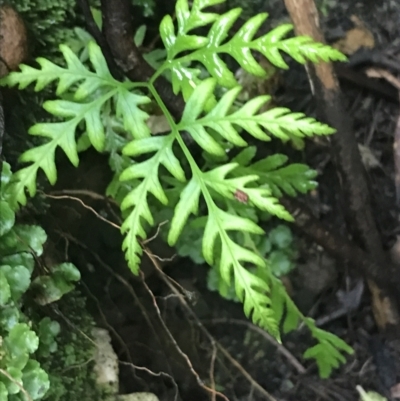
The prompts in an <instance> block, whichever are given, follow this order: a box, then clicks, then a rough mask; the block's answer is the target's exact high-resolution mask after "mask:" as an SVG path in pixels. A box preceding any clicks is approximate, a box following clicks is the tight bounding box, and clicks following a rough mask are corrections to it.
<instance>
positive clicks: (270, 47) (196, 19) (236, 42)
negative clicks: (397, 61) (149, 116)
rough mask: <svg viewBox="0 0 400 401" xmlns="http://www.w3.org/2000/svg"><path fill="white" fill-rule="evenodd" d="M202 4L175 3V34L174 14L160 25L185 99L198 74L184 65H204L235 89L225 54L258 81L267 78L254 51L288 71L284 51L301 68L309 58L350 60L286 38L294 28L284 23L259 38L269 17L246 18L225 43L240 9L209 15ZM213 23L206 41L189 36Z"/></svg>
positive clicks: (174, 77) (170, 66) (176, 84)
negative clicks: (257, 35) (258, 35)
mask: <svg viewBox="0 0 400 401" xmlns="http://www.w3.org/2000/svg"><path fill="white" fill-rule="evenodd" d="M200 4H201V5H200ZM204 4H205V3H201V2H196V1H195V2H194V3H193V5H192V7H191V8H190V7H189V3H188V1H187V0H180V1H178V2H177V5H176V15H177V20H178V29H177V32H176V33H175V27H174V25H173V21H172V18H171V17H170V16H166V17H164V19H163V21H162V22H161V25H160V34H161V38H162V40H163V43H164V46H165V47H166V49H167V61H166V63H165V64H164V68H168V69H170V70H171V72H172V82H173V87H174V90H175V93H177V91H178V90H179V89H183V88H185V92H186V93H185V94H184V95H186V96H187V95H190V89H192V90H193V89H194V88H195V86H197V85H198V83H199V82H196V81H197V80H196V79H195V78H196V76H197V75H198V70H196V72H195V73H194V72H193V71H191V72H189V74H188V70H187V69H186V64H187V63H188V62H193V61H198V62H200V63H201V64H203V65H204V67H205V68H206V69H207V71H208V72H209V74H210V75H211V76H212V77H214V78H215V79H216V80H217V82H218V84H219V85H221V86H223V87H226V88H233V87H235V86H237V85H238V83H237V80H236V78H235V76H234V74H233V73H232V71H230V69H229V68H228V66H227V65H226V63H225V62H224V61H223V60H222V58H221V57H220V54H223V53H226V54H229V55H230V56H232V57H233V58H234V59H235V60H236V61H237V62H238V63H239V64H240V66H241V67H242V68H243V69H244V70H245V71H247V72H249V73H250V74H253V75H256V76H259V77H264V76H265V74H266V73H265V71H264V69H263V68H262V66H261V65H260V63H259V62H258V61H257V60H256V59H255V57H254V56H253V54H252V52H254V51H257V52H259V53H261V54H262V55H263V56H264V57H266V58H267V59H268V60H269V61H270V62H271V64H273V65H275V66H277V67H279V68H284V69H287V68H288V66H287V63H286V62H285V60H284V59H283V57H282V54H281V52H284V53H286V54H288V55H289V56H291V57H293V58H294V59H295V60H296V61H297V62H299V63H301V64H304V63H305V62H306V61H308V60H309V61H312V62H318V61H320V60H323V61H330V60H332V61H345V60H346V57H345V56H344V55H343V54H342V53H340V52H339V51H338V50H336V49H334V48H332V47H330V46H327V45H324V44H321V43H316V42H314V41H313V40H312V39H311V38H309V37H306V36H299V37H295V38H289V39H285V36H286V35H287V34H288V33H289V32H291V31H292V30H293V26H292V25H291V24H283V25H280V26H278V27H277V28H275V29H273V30H271V31H270V32H269V33H267V34H266V35H262V36H260V37H258V38H255V37H256V34H257V32H258V31H259V29H260V27H261V25H262V24H263V22H264V21H265V20H266V18H267V17H268V14H266V13H261V14H258V15H256V16H254V17H252V18H250V19H249V20H247V21H246V22H245V23H244V24H243V26H242V27H241V28H240V29H239V30H238V31H237V32H236V33H235V35H234V36H233V37H232V38H231V39H229V40H226V39H227V38H228V35H229V30H230V29H231V28H232V26H233V25H234V24H235V22H237V20H238V18H239V16H240V14H241V12H242V10H241V9H240V8H236V9H232V10H230V11H228V12H226V13H225V14H222V15H215V14H212V13H206V14H205V13H203V12H202V11H201V7H202V6H203V5H204ZM209 23H212V26H211V28H210V30H209V32H208V35H207V38H205V37H203V36H196V35H189V34H188V33H189V32H190V31H191V30H193V29H195V28H197V27H199V26H204V25H206V24H209ZM184 51H189V54H186V55H184V56H181V57H180V58H178V57H177V56H178V55H179V54H180V53H182V52H184ZM186 99H187V97H185V100H186Z"/></svg>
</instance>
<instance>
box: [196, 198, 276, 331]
mask: <svg viewBox="0 0 400 401" xmlns="http://www.w3.org/2000/svg"><path fill="white" fill-rule="evenodd" d="M207 206H208V212H209V215H208V220H207V224H206V228H205V231H204V236H203V255H204V259H205V260H206V261H207V263H209V264H211V265H212V264H215V261H214V252H215V247H216V243H217V241H216V240H217V238H218V240H219V241H218V243H220V244H221V245H220V246H221V250H220V254H221V256H220V263H219V271H220V274H221V277H222V279H223V280H224V282H225V283H226V284H227V285H228V286H229V285H230V283H231V280H232V276H233V277H234V283H235V292H236V295H237V296H238V298H239V299H240V301H241V302H243V307H244V312H245V314H246V316H247V317H251V318H252V320H253V322H254V323H255V324H257V325H259V326H260V327H262V328H264V329H265V330H268V331H269V332H270V333H271V334H273V335H274V336H275V337H276V338H279V330H278V325H277V322H276V320H275V319H274V313H273V311H272V310H271V301H270V299H269V297H268V296H267V294H268V290H269V288H268V284H267V283H266V282H265V281H264V280H262V279H260V278H259V277H257V276H256V275H255V274H253V273H251V272H250V271H248V270H247V269H246V268H245V267H244V264H243V263H250V264H252V265H256V266H259V267H265V261H264V260H263V259H262V258H261V257H259V256H258V255H256V254H255V253H254V252H252V251H250V250H248V249H246V248H244V247H242V246H240V245H239V244H237V243H235V242H234V241H233V240H232V239H231V238H230V237H229V236H228V231H230V230H240V231H242V232H249V233H254V234H261V233H262V232H263V230H261V229H260V227H258V225H257V224H255V223H253V222H252V221H251V220H248V219H245V218H242V217H239V216H235V215H233V214H230V213H227V212H224V211H223V210H221V209H219V208H218V207H217V206H216V205H215V204H214V203H210V202H207Z"/></svg>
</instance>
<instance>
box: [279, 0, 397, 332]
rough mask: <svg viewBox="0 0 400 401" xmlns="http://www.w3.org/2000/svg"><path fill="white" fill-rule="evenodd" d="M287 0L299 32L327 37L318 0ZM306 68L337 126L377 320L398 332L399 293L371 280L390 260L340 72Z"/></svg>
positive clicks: (343, 176)
mask: <svg viewBox="0 0 400 401" xmlns="http://www.w3.org/2000/svg"><path fill="white" fill-rule="evenodd" d="M284 1H285V5H286V8H287V10H288V12H289V14H290V16H291V19H292V21H293V23H294V26H295V31H296V34H298V35H306V36H310V37H312V38H313V39H314V40H316V41H318V42H324V38H323V35H322V33H321V30H320V28H319V18H318V11H317V9H316V7H315V4H314V1H313V0H284ZM307 71H308V74H309V78H310V81H311V83H312V86H313V91H314V96H315V97H316V98H317V99H318V102H317V104H318V105H319V110H318V112H319V118H320V119H321V120H322V121H324V122H326V123H327V124H329V125H330V126H332V127H334V128H336V130H337V133H336V134H334V135H333V136H332V137H331V144H332V151H333V154H334V158H335V161H336V167H337V171H338V174H339V178H340V182H341V185H342V190H343V208H344V212H345V216H346V222H347V226H348V230H349V232H350V233H351V234H352V236H353V238H354V240H355V241H356V242H357V243H358V244H360V246H362V247H363V248H364V249H365V250H366V252H367V253H368V254H369V255H370V258H371V259H372V260H373V262H374V263H371V264H369V265H368V266H364V271H365V275H366V277H367V278H369V280H368V283H369V285H370V289H371V293H372V296H373V304H374V312H375V319H376V322H377V324H378V325H379V327H380V328H381V329H382V330H389V329H390V331H392V330H393V326H395V327H396V330H398V332H399V333H400V319H399V314H398V310H397V307H396V302H395V301H396V298H395V296H396V294H393V292H392V293H391V294H390V297H388V295H387V284H389V283H384V282H380V283H379V285H378V284H377V282H376V281H375V283H373V281H374V280H375V279H376V278H377V277H378V276H379V275H380V274H381V272H385V273H384V274H383V275H384V276H385V277H387V278H389V277H390V273H391V270H390V267H389V266H390V262H389V260H388V257H387V256H386V254H385V253H384V251H383V247H382V243H381V238H380V234H379V232H378V229H377V226H376V223H375V220H374V218H373V214H372V208H371V202H370V193H369V189H368V185H367V180H366V177H365V170H364V166H363V164H362V161H361V157H360V154H359V151H358V147H357V142H356V138H355V135H354V132H353V129H352V125H353V124H352V120H351V118H350V116H349V115H348V113H347V111H346V110H345V106H344V101H343V97H342V93H341V91H340V88H339V83H338V80H337V77H336V75H335V73H334V70H333V66H332V64H331V63H325V62H320V63H318V64H311V63H309V64H308V65H307ZM396 274H397V272H396ZM384 294H385V295H384ZM382 298H384V299H386V302H384V303H382ZM382 305H384V306H385V309H384V310H382V309H380V308H382ZM394 317H395V318H394Z"/></svg>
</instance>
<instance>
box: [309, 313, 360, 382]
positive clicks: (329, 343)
mask: <svg viewBox="0 0 400 401" xmlns="http://www.w3.org/2000/svg"><path fill="white" fill-rule="evenodd" d="M305 323H306V325H307V326H308V328H309V329H310V330H311V332H312V335H313V337H314V338H316V339H317V340H318V342H319V343H318V344H317V345H315V346H314V347H311V348H309V349H308V350H307V351H306V352H305V353H304V355H303V357H304V358H305V359H309V358H313V359H315V360H316V361H317V365H318V369H319V375H320V377H322V378H327V377H329V376H330V374H331V372H332V369H333V368H337V367H339V365H340V363H344V362H345V361H346V359H345V357H344V356H343V355H342V353H341V352H346V353H348V354H352V353H353V352H354V351H353V349H352V348H351V347H350V346H349V345H347V344H346V343H345V342H344V341H343V340H341V339H340V338H339V337H337V336H335V335H334V334H332V333H329V332H327V331H324V330H321V329H319V328H318V327H316V326H315V324H314V322H313V320H312V319H309V318H307V319H305Z"/></svg>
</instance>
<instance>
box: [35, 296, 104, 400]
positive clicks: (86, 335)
mask: <svg viewBox="0 0 400 401" xmlns="http://www.w3.org/2000/svg"><path fill="white" fill-rule="evenodd" d="M57 308H58V311H59V314H58V315H59V316H58V317H57V320H58V322H59V323H60V325H61V331H60V333H59V334H58V336H57V337H56V341H57V350H56V351H55V352H54V353H52V354H51V355H50V356H45V357H38V360H39V361H40V363H41V365H42V367H43V369H45V370H46V372H48V374H49V378H50V389H49V391H48V392H47V394H46V396H45V397H44V398H43V400H48V401H71V400H79V401H102V400H104V399H105V397H106V394H107V393H106V390H104V389H102V388H100V387H98V385H97V384H96V377H95V373H94V372H93V366H94V361H93V355H94V352H95V345H94V343H93V342H92V341H91V340H90V337H91V330H92V328H93V327H94V322H93V319H92V317H91V316H90V315H89V314H88V313H87V312H86V301H85V298H84V297H83V296H82V295H81V294H80V293H79V292H78V291H73V292H71V293H70V294H67V295H65V296H64V297H63V298H62V299H61V300H60V301H59V302H57ZM53 319H54V318H53Z"/></svg>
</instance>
